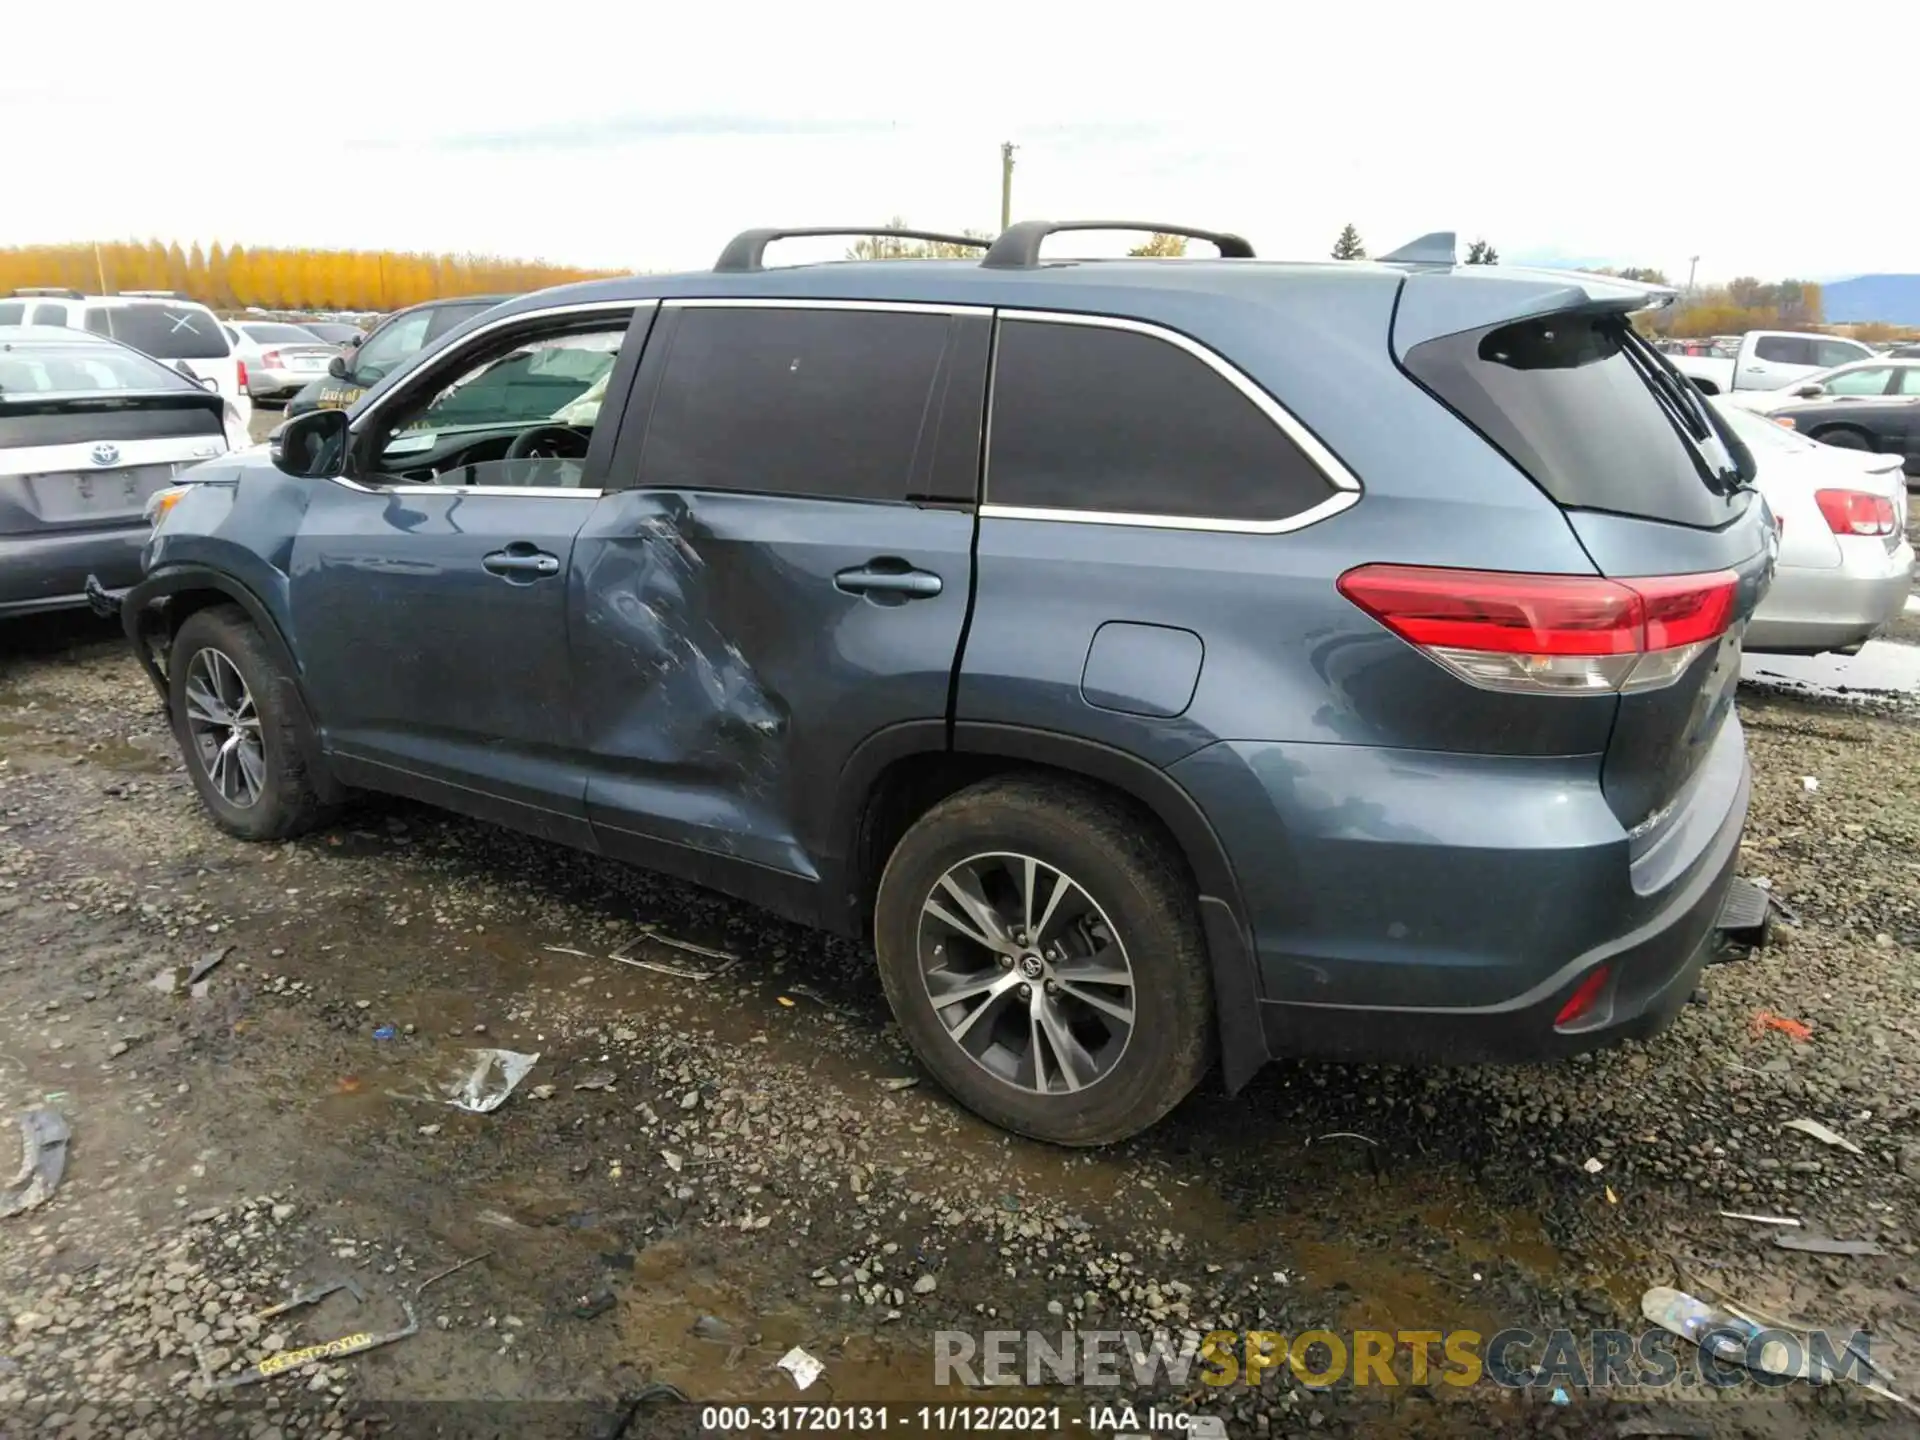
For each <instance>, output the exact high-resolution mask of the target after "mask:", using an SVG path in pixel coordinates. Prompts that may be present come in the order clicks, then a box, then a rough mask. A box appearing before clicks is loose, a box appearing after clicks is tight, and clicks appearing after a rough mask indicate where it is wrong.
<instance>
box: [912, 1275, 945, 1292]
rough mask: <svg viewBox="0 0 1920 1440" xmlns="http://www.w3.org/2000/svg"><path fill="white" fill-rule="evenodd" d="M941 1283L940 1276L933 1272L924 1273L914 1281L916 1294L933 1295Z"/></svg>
mask: <svg viewBox="0 0 1920 1440" xmlns="http://www.w3.org/2000/svg"><path fill="white" fill-rule="evenodd" d="M939 1284H940V1281H939V1279H938V1277H936V1276H934V1275H932V1274H926V1275H922V1276H921V1277H920V1278H919V1279H918V1280H916V1281H914V1282H913V1293H914V1294H916V1295H931V1294H932V1293H933V1292H934V1291H935V1290H936V1289H937V1288H938V1287H939Z"/></svg>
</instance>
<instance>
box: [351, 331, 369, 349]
mask: <svg viewBox="0 0 1920 1440" xmlns="http://www.w3.org/2000/svg"><path fill="white" fill-rule="evenodd" d="M366 338H367V332H366V331H364V330H362V331H361V332H360V333H359V334H358V335H356V336H354V337H353V338H352V339H351V340H349V341H347V344H348V345H350V346H351V347H352V348H353V349H355V350H358V349H359V348H360V346H361V344H362V343H363V342H364V341H365V340H366Z"/></svg>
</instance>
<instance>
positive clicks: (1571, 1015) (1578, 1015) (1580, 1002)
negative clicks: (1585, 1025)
mask: <svg viewBox="0 0 1920 1440" xmlns="http://www.w3.org/2000/svg"><path fill="white" fill-rule="evenodd" d="M1606 988H1607V967H1606V966H1604V965H1601V966H1598V967H1596V968H1595V969H1594V971H1593V973H1592V974H1590V975H1588V976H1587V978H1586V979H1584V980H1582V981H1581V982H1580V988H1579V989H1577V990H1575V991H1574V992H1573V994H1571V995H1569V996H1568V997H1567V1003H1566V1004H1564V1005H1562V1006H1561V1007H1560V1013H1559V1014H1558V1015H1556V1016H1554V1017H1553V1028H1554V1029H1556V1030H1564V1029H1566V1028H1567V1027H1568V1026H1569V1025H1573V1024H1577V1023H1578V1022H1579V1021H1581V1020H1583V1019H1585V1018H1586V1017H1587V1016H1588V1015H1590V1014H1591V1013H1592V1012H1593V1007H1594V1006H1596V1005H1598V1004H1599V1003H1600V996H1601V995H1602V994H1603V993H1604V992H1605V991H1606Z"/></svg>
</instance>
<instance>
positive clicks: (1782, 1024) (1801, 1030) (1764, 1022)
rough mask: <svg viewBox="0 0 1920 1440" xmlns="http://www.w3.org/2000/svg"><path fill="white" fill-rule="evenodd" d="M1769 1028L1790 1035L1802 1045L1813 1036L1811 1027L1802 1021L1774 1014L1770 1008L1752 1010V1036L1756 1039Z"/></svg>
mask: <svg viewBox="0 0 1920 1440" xmlns="http://www.w3.org/2000/svg"><path fill="white" fill-rule="evenodd" d="M1769 1030H1778V1031H1779V1032H1780V1033H1781V1034H1782V1035H1788V1036H1791V1037H1792V1038H1793V1039H1795V1040H1797V1041H1799V1042H1800V1043H1801V1044H1802V1045H1804V1044H1806V1042H1807V1041H1809V1040H1811V1039H1812V1038H1813V1027H1812V1026H1811V1025H1808V1024H1806V1023H1805V1022H1804V1021H1800V1020H1794V1019H1791V1018H1789V1017H1788V1016H1785V1015H1776V1014H1774V1013H1773V1012H1772V1011H1771V1010H1756V1011H1754V1012H1753V1038H1754V1039H1756V1040H1758V1039H1759V1038H1760V1037H1761V1036H1762V1035H1764V1034H1766V1033H1767V1031H1769Z"/></svg>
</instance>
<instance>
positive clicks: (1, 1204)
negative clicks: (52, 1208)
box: [0, 1105, 73, 1220]
mask: <svg viewBox="0 0 1920 1440" xmlns="http://www.w3.org/2000/svg"><path fill="white" fill-rule="evenodd" d="M19 1124H20V1169H19V1172H18V1173H17V1174H16V1175H15V1176H14V1177H13V1179H11V1180H9V1181H8V1182H7V1183H6V1185H5V1186H4V1187H0V1220H6V1219H9V1218H11V1217H12V1216H15V1215H18V1214H20V1213H21V1212H22V1211H25V1210H32V1209H34V1208H35V1207H37V1206H40V1205H44V1204H46V1203H47V1201H48V1200H49V1199H50V1198H51V1197H52V1195H53V1192H54V1191H55V1190H56V1189H58V1188H59V1185H60V1177H61V1176H62V1175H63V1174H65V1173H66V1168H67V1141H68V1140H70V1139H71V1138H72V1137H73V1131H72V1129H71V1128H70V1127H69V1126H68V1124H67V1121H66V1117H65V1116H63V1115H62V1114H61V1113H60V1112H59V1111H58V1110H55V1109H52V1108H51V1107H49V1106H45V1105H39V1106H35V1107H34V1108H33V1109H31V1110H24V1111H22V1112H21V1113H20V1117H19Z"/></svg>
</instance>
